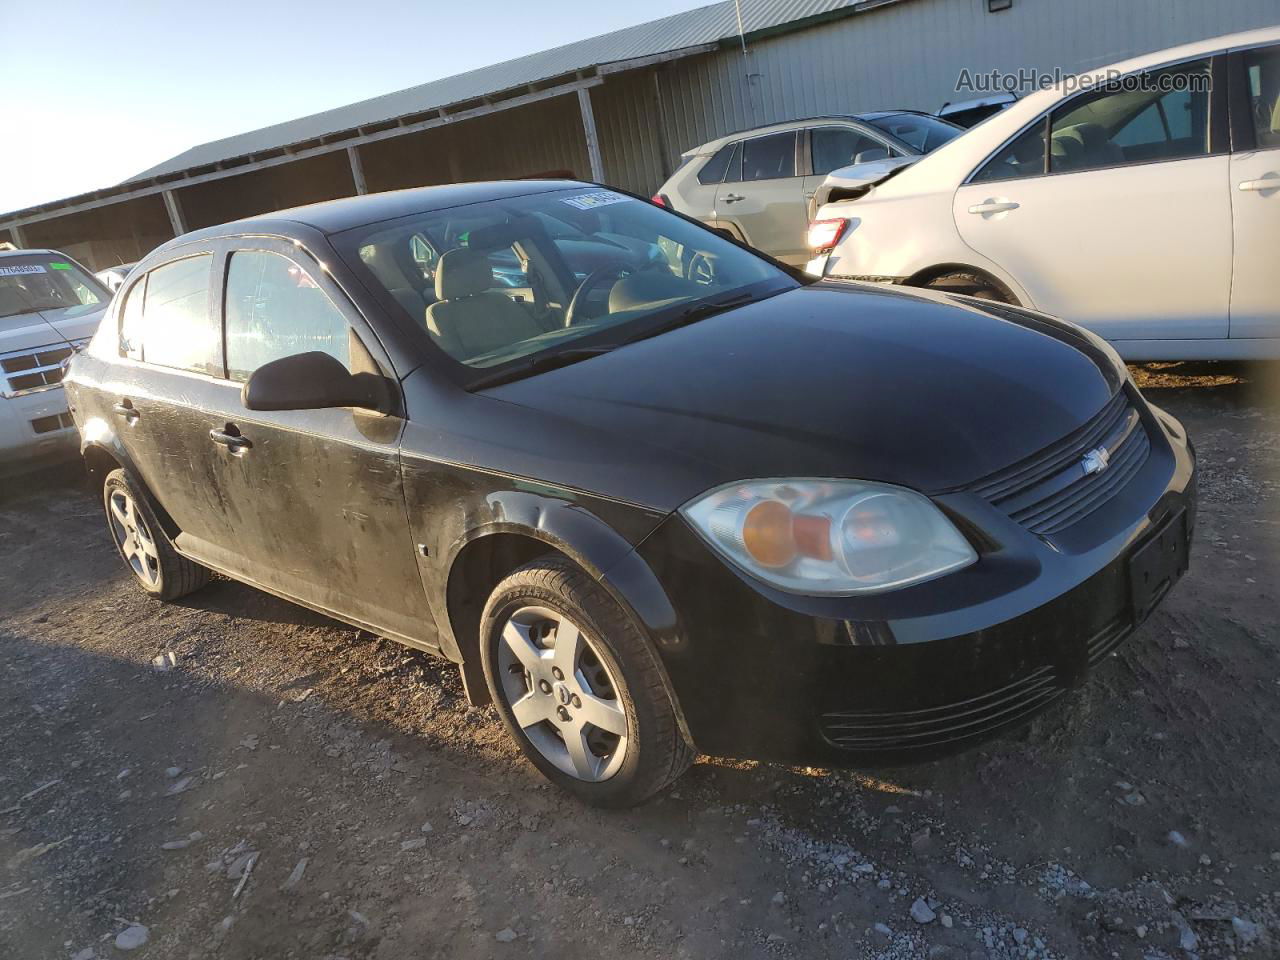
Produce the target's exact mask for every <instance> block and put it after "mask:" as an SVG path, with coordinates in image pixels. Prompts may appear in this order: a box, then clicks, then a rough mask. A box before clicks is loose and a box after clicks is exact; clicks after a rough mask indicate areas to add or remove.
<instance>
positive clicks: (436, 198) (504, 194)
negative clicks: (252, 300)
mask: <svg viewBox="0 0 1280 960" xmlns="http://www.w3.org/2000/svg"><path fill="white" fill-rule="evenodd" d="M573 187H582V188H587V189H590V188H595V189H599V186H598V185H596V184H591V183H586V182H583V181H581V180H490V181H480V182H475V183H451V184H443V185H440V186H434V187H412V188H410V189H408V190H391V191H388V192H386V193H370V194H364V195H361V196H355V197H342V198H340V199H338V200H326V201H324V202H322V203H309V204H306V205H305V206H300V207H289V208H287V209H284V210H276V211H273V212H272V213H267V214H261V215H259V216H254V217H246V218H244V219H241V220H232V221H230V222H229V223H222V224H218V225H217V226H213V227H207V228H205V229H203V230H196V231H193V232H191V233H187V234H183V235H182V236H181V237H178V238H176V239H177V240H181V241H182V242H183V243H187V242H190V241H192V240H204V239H209V238H213V237H227V236H237V235H240V234H244V233H256V232H272V233H284V234H288V233H289V232H290V229H291V228H295V227H297V226H299V225H302V226H306V227H310V228H312V229H313V230H318V231H319V232H321V233H325V234H330V233H341V232H342V231H343V230H350V229H352V228H354V227H362V226H364V225H366V224H370V223H380V222H381V221H383V220H394V219H396V218H398V217H408V216H413V215H414V214H418V213H429V212H431V211H433V210H447V209H449V208H450V207H460V206H464V205H466V204H469V203H480V202H483V201H485V200H503V199H507V198H510V197H521V196H527V195H529V194H534V193H546V192H548V191H551V190H566V189H572V188H573ZM173 242H174V241H170V243H173ZM165 246H169V244H166V245H165Z"/></svg>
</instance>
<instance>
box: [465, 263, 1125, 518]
mask: <svg viewBox="0 0 1280 960" xmlns="http://www.w3.org/2000/svg"><path fill="white" fill-rule="evenodd" d="M993 309H995V308H993ZM998 309H1000V310H1001V312H1002V315H1000V316H997V315H995V314H993V313H992V312H989V311H988V309H987V308H986V306H985V305H984V304H983V303H982V302H981V301H976V300H972V299H971V298H967V297H966V298H953V297H948V296H946V295H932V294H916V293H910V294H909V293H905V292H901V291H898V290H895V289H892V288H879V287H871V286H863V285H848V284H835V283H820V284H815V285H813V286H810V287H801V288H798V289H795V290H792V291H789V292H786V293H782V294H779V295H777V296H774V297H771V298H769V299H767V300H763V301H758V302H756V303H752V304H748V305H746V306H743V307H740V308H738V309H735V310H732V311H729V312H726V313H722V314H718V315H715V316H712V317H709V318H707V319H705V320H702V321H699V322H697V323H694V324H692V325H690V326H687V327H683V328H679V329H676V330H672V331H669V332H667V333H664V334H661V335H659V336H656V337H653V338H650V339H647V340H642V341H639V342H638V343H634V344H632V345H630V346H626V347H622V348H619V349H618V350H615V351H613V352H611V353H607V354H603V355H601V356H598V357H593V358H590V359H588V360H584V361H580V362H578V363H575V364H572V365H571V366H567V367H561V368H559V369H555V370H550V371H547V372H545V373H541V374H537V375H534V376H531V377H528V378H526V379H524V380H518V381H515V382H512V383H508V384H504V385H502V386H499V387H494V388H491V389H490V390H488V391H485V392H486V394H487V395H489V396H492V397H494V398H496V399H501V400H504V401H506V402H509V403H516V404H520V405H523V406H526V407H530V408H534V409H536V410H539V411H542V412H544V413H545V414H546V415H547V416H546V418H545V420H544V426H545V429H547V430H558V429H563V428H564V427H566V426H568V424H569V423H573V424H577V425H579V426H581V427H585V428H588V430H589V431H590V432H591V433H594V434H596V435H597V436H598V439H599V446H598V449H599V450H600V451H601V452H602V455H604V453H606V452H607V451H609V450H618V449H627V450H629V451H630V452H631V456H629V458H628V460H629V462H636V463H648V464H651V465H652V469H653V470H654V471H655V473H654V481H653V488H654V490H655V496H654V497H653V498H652V499H651V500H650V503H651V505H652V506H665V507H667V508H674V507H675V506H678V505H679V503H682V502H684V500H686V499H688V498H689V497H692V496H694V495H696V494H697V493H699V492H701V490H703V489H707V488H710V487H712V486H715V485H716V484H719V483H728V482H731V481H734V480H741V479H746V478H752V477H785V476H811V477H853V478H859V479H864V480H880V481H885V482H889V483H896V484H901V485H903V486H907V487H911V488H914V489H917V490H922V491H926V492H939V491H942V490H946V489H949V488H954V487H958V486H962V485H966V484H968V483H970V482H972V481H974V480H976V479H978V478H980V477H983V476H986V475H987V474H989V473H991V472H993V471H995V470H997V469H1000V468H1002V467H1005V466H1008V465H1009V464H1011V463H1014V462H1016V461H1018V460H1020V459H1022V458H1023V457H1026V456H1028V455H1030V454H1032V453H1034V452H1036V451H1038V450H1040V449H1042V448H1043V447H1045V446H1047V445H1048V444H1050V443H1052V442H1053V441H1055V440H1058V439H1060V438H1061V437H1063V436H1065V435H1066V434H1068V433H1070V432H1071V431H1072V430H1074V429H1075V428H1076V427H1078V426H1080V425H1081V424H1082V423H1083V422H1084V421H1085V420H1087V419H1088V418H1089V417H1091V416H1093V415H1094V414H1096V413H1097V412H1098V411H1099V410H1100V409H1102V407H1103V406H1104V405H1105V404H1106V402H1107V401H1108V400H1109V399H1110V398H1111V397H1112V396H1113V395H1114V393H1115V391H1116V390H1117V389H1119V386H1120V382H1121V381H1120V373H1119V372H1118V371H1117V370H1116V369H1115V368H1114V366H1113V364H1112V362H1111V361H1110V360H1109V359H1108V358H1107V357H1106V355H1105V354H1104V353H1103V352H1102V351H1100V350H1098V349H1097V348H1096V347H1093V346H1091V345H1090V342H1089V341H1088V340H1087V339H1085V337H1084V336H1082V335H1081V334H1080V332H1079V331H1078V330H1076V329H1075V328H1074V327H1072V326H1071V325H1069V324H1063V323H1061V322H1059V321H1052V320H1048V319H1046V318H1040V317H1038V316H1037V315H1035V314H1030V313H1027V312H1025V311H1017V310H1010V309H1007V308H1002V307H1000V308H998ZM643 448H647V449H648V450H649V452H650V454H651V456H649V457H647V458H646V457H645V456H643V455H641V456H638V457H637V454H636V451H638V450H640V449H643ZM697 488H700V489H697ZM658 491H661V495H657V492H658ZM601 492H604V493H608V492H609V491H601ZM672 501H675V502H672Z"/></svg>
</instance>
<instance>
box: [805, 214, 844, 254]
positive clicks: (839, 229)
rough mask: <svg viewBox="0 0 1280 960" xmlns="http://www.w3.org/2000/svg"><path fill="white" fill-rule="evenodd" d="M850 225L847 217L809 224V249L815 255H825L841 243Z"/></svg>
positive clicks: (815, 221)
mask: <svg viewBox="0 0 1280 960" xmlns="http://www.w3.org/2000/svg"><path fill="white" fill-rule="evenodd" d="M848 225H849V221H848V219H847V218H846V217H836V218H835V219H833V220H814V221H813V222H812V223H810V224H809V237H808V243H809V249H811V250H812V251H813V252H814V253H825V252H826V251H828V250H830V249H831V248H832V247H834V246H835V245H836V244H837V243H839V242H840V238H841V237H842V236H844V231H845V228H846V227H847V226H848Z"/></svg>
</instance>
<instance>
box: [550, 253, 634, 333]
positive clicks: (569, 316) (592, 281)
mask: <svg viewBox="0 0 1280 960" xmlns="http://www.w3.org/2000/svg"><path fill="white" fill-rule="evenodd" d="M630 272H631V267H629V266H623V265H620V264H613V265H612V266H608V267H600V268H599V269H596V270H592V271H591V272H590V273H588V274H587V275H586V277H585V278H584V279H583V281H582V283H580V284H578V289H577V290H575V291H574V292H573V297H572V299H570V300H569V309H568V310H566V311H565V312H564V325H565V326H566V327H572V326H573V321H574V319H575V318H576V317H577V313H578V307H579V305H581V304H583V303H586V302H587V295H588V294H590V293H591V291H593V290H595V288H596V287H598V286H600V285H601V284H602V283H604V281H606V280H616V279H618V278H620V277H622V276H623V275H624V274H628V273H630Z"/></svg>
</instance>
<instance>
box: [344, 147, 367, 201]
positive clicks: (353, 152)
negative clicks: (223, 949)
mask: <svg viewBox="0 0 1280 960" xmlns="http://www.w3.org/2000/svg"><path fill="white" fill-rule="evenodd" d="M347 162H348V163H350V164H351V182H352V183H354V184H355V185H356V193H357V194H358V195H360V196H363V195H364V194H366V193H368V192H369V187H368V185H367V184H366V183H365V182H364V164H363V163H361V162H360V148H359V147H355V146H352V147H347Z"/></svg>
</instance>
